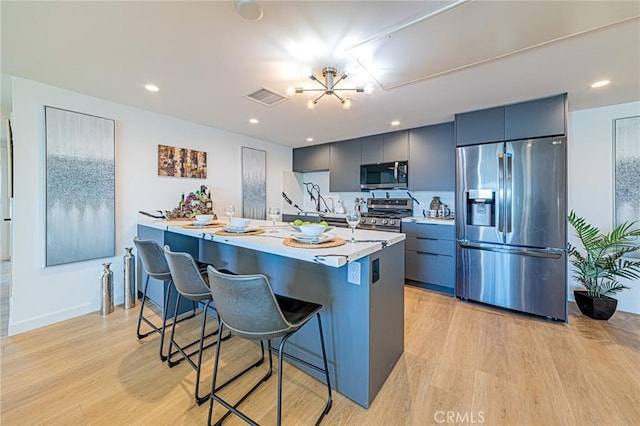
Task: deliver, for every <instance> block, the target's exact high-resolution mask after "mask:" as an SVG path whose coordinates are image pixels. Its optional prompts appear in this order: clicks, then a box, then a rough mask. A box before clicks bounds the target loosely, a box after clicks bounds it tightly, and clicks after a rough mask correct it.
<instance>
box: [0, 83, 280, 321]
mask: <svg viewBox="0 0 640 426" xmlns="http://www.w3.org/2000/svg"><path fill="white" fill-rule="evenodd" d="M12 95H13V101H12V107H13V115H12V117H13V122H12V124H13V131H14V143H15V153H14V161H15V199H14V204H13V222H12V223H13V235H14V237H15V238H14V240H13V242H12V249H13V253H12V254H13V259H12V291H13V296H12V298H11V308H10V310H11V311H10V319H9V334H16V333H20V332H23V331H27V330H30V329H33V328H37V327H41V326H44V325H47V324H50V323H53V322H56V321H61V320H64V319H67V318H71V317H74V316H77V315H81V314H85V313H88V312H92V311H96V310H98V309H99V308H100V296H99V290H100V286H99V277H100V274H101V271H102V266H101V264H102V263H104V262H112V263H113V265H112V269H113V271H114V283H115V295H116V298H115V300H116V303H122V299H123V288H122V285H123V284H122V281H123V273H122V268H123V266H122V255H123V253H124V247H126V246H131V245H132V239H133V236H134V235H135V233H136V222H137V218H138V213H137V211H138V210H146V211H153V210H156V209H170V208H173V207H175V206H176V205H177V202H178V200H179V198H180V194H181V193H182V192H190V191H193V190H195V189H198V188H199V186H200V185H201V184H206V185H208V186H209V188H210V189H211V192H212V197H213V199H214V201H215V203H216V206H217V207H218V209H221V208H222V206H224V205H226V204H234V205H235V206H236V208H237V209H238V210H239V209H240V206H241V168H240V155H241V147H242V146H248V147H252V148H256V149H262V150H265V151H267V204H268V205H281V204H282V203H281V201H282V197H281V191H282V176H283V173H282V172H283V171H286V170H289V171H290V170H291V159H292V157H291V148H289V147H285V146H280V145H276V144H272V143H268V142H265V141H261V140H258V139H253V138H250V137H246V136H242V135H238V134H234V133H229V132H226V131H222V130H218V129H214V128H210V127H206V126H202V125H198V124H194V123H191V122H187V121H183V120H179V119H176V118H171V117H166V116H162V115H159V114H155V113H151V112H147V111H142V110H138V109H135V108H131V107H128V106H125V105H120V104H115V103H113V102H107V101H104V100H100V99H96V98H92V97H88V96H85V95H81V94H77V93H73V92H69V91H66V90H62V89H58V88H55V87H51V86H47V85H44V84H40V83H36V82H33V81H29V80H24V79H20V78H12ZM44 105H48V106H53V107H58V108H63V109H68V110H72V111H78V112H82V113H87V114H92V115H96V116H100V117H105V118H110V119H114V120H115V121H116V256H115V257H114V258H106V259H96V260H89V261H85V262H78V263H73V264H68V265H60V266H55V267H48V268H47V267H45V266H44V265H45V217H46V215H45V141H44ZM158 144H164V145H173V146H180V147H187V148H191V149H197V150H202V151H207V160H208V163H209V164H208V178H207V179H206V180H200V179H180V178H168V177H158V176H157V145H158Z"/></svg>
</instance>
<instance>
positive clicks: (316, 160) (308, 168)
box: [293, 144, 331, 173]
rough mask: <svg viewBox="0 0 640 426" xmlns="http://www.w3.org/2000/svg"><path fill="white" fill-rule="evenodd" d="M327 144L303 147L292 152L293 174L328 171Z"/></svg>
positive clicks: (328, 154)
mask: <svg viewBox="0 0 640 426" xmlns="http://www.w3.org/2000/svg"><path fill="white" fill-rule="evenodd" d="M330 158H331V157H330V152H329V144H322V145H312V146H305V147H303V148H296V149H294V150H293V171H294V172H302V173H306V172H319V171H323V170H329V162H330Z"/></svg>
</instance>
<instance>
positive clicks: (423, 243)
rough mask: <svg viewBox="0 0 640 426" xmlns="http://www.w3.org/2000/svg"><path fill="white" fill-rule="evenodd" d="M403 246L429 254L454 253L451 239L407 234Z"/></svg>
mask: <svg viewBox="0 0 640 426" xmlns="http://www.w3.org/2000/svg"><path fill="white" fill-rule="evenodd" d="M405 248H406V250H413V251H419V252H423V253H431V254H444V255H446V256H453V255H454V254H455V243H454V241H453V240H438V239H436V238H431V237H416V236H414V235H407V239H406V240H405Z"/></svg>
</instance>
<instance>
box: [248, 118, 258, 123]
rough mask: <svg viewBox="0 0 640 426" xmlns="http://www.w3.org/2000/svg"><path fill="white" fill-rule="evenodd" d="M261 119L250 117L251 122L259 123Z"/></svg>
mask: <svg viewBox="0 0 640 426" xmlns="http://www.w3.org/2000/svg"><path fill="white" fill-rule="evenodd" d="M259 122H260V121H259V120H258V119H257V118H250V119H249V123H251V124H258V123H259Z"/></svg>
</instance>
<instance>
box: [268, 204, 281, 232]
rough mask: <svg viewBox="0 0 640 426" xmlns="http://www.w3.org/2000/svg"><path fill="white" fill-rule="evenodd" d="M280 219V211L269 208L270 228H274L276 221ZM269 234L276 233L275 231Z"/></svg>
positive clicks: (275, 208)
mask: <svg viewBox="0 0 640 426" xmlns="http://www.w3.org/2000/svg"><path fill="white" fill-rule="evenodd" d="M279 217H280V209H279V208H277V207H269V219H271V226H273V227H274V228H275V227H276V220H278V218H279ZM271 232H278V231H276V230H275V229H274V230H273V231H271Z"/></svg>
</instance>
